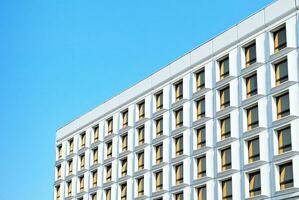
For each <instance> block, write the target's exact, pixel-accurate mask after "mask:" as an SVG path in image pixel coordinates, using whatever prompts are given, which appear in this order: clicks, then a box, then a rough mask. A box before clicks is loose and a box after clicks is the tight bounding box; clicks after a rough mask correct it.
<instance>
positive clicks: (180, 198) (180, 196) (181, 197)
mask: <svg viewBox="0 0 299 200" xmlns="http://www.w3.org/2000/svg"><path fill="white" fill-rule="evenodd" d="M175 200H184V193H183V192H180V193H177V194H175Z"/></svg>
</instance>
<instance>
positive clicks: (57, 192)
mask: <svg viewBox="0 0 299 200" xmlns="http://www.w3.org/2000/svg"><path fill="white" fill-rule="evenodd" d="M59 199H60V186H59V185H58V186H56V200H59Z"/></svg>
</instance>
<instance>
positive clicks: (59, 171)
mask: <svg viewBox="0 0 299 200" xmlns="http://www.w3.org/2000/svg"><path fill="white" fill-rule="evenodd" d="M56 171H57V179H60V178H61V165H58V166H57V167H56Z"/></svg>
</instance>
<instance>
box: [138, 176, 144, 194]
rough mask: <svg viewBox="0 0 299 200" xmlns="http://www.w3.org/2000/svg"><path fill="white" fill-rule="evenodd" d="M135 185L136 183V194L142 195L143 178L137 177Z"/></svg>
mask: <svg viewBox="0 0 299 200" xmlns="http://www.w3.org/2000/svg"><path fill="white" fill-rule="evenodd" d="M137 185H138V196H139V197H140V196H143V195H144V178H143V177H141V178H139V179H137Z"/></svg>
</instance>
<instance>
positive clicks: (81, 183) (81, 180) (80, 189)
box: [79, 176, 84, 192]
mask: <svg viewBox="0 0 299 200" xmlns="http://www.w3.org/2000/svg"><path fill="white" fill-rule="evenodd" d="M79 183H80V188H79V191H80V192H83V190H84V176H81V177H79Z"/></svg>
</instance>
